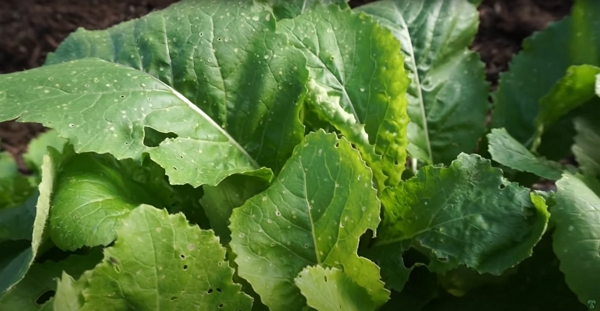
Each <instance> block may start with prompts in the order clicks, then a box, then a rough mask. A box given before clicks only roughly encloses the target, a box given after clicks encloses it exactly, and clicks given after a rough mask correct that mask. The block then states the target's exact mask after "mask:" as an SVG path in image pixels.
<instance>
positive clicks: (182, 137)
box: [0, 59, 271, 186]
mask: <svg viewBox="0 0 600 311" xmlns="http://www.w3.org/2000/svg"><path fill="white" fill-rule="evenodd" d="M0 90H2V91H0V95H2V94H3V95H4V96H3V97H0V106H2V107H4V108H3V109H2V110H0V120H10V119H15V118H17V117H19V120H20V121H23V122H39V123H42V124H44V125H46V126H48V127H52V128H54V129H55V130H56V131H57V133H58V135H59V136H60V137H65V138H67V139H69V140H70V142H72V143H73V145H74V147H75V151H76V152H77V153H81V152H88V151H93V152H97V153H111V154H112V155H114V156H115V157H116V158H117V159H124V158H133V159H140V158H141V156H142V153H148V154H150V156H151V158H152V159H153V160H154V161H155V162H156V163H158V164H159V165H161V166H162V167H163V168H165V170H166V173H167V175H168V176H169V177H170V182H171V183H172V184H184V183H189V184H190V185H193V186H199V185H202V184H209V185H216V184H218V183H219V182H220V181H221V180H223V179H225V178H226V177H227V176H230V175H232V174H236V173H249V174H254V175H258V176H262V177H265V178H266V179H269V178H270V176H271V173H270V172H269V171H268V170H266V169H260V166H259V165H258V164H257V162H256V161H255V159H254V158H252V157H251V156H250V155H249V154H248V152H247V151H246V150H245V149H243V148H242V147H241V146H240V144H239V142H237V141H236V140H235V139H234V138H233V137H232V136H231V135H230V134H229V133H228V132H226V131H225V130H224V129H222V128H221V127H220V126H219V125H217V124H216V123H215V122H214V121H213V120H212V119H211V118H210V117H208V116H207V115H206V114H205V113H204V112H203V111H202V110H200V109H198V107H196V106H194V105H193V104H192V103H191V102H190V101H189V100H187V99H186V98H185V97H183V96H182V95H181V94H180V93H179V92H177V91H175V90H174V89H172V88H171V87H169V86H167V85H165V84H164V83H162V82H160V81H158V80H157V79H155V78H154V77H152V76H150V75H148V74H145V73H143V72H140V71H138V70H135V69H132V68H129V67H125V66H121V65H117V64H112V63H109V62H105V61H102V60H99V59H83V60H77V61H73V62H68V63H62V64H58V65H53V66H45V67H41V68H37V69H32V70H28V71H24V72H18V73H14V74H9V75H2V76H0ZM92 116H93V117H92ZM99 116H101V117H99ZM148 129H153V130H155V131H158V132H161V133H173V134H174V135H175V136H176V138H166V139H164V141H162V142H161V143H160V144H158V145H157V146H148V143H147V142H146V141H145V139H144V138H145V135H146V133H147V132H148Z"/></svg>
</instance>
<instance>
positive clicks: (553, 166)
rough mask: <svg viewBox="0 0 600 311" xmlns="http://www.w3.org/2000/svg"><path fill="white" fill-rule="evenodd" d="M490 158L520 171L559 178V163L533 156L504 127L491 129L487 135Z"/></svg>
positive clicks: (553, 178)
mask: <svg viewBox="0 0 600 311" xmlns="http://www.w3.org/2000/svg"><path fill="white" fill-rule="evenodd" d="M487 138H488V140H489V144H490V145H489V152H490V154H491V155H492V159H493V160H494V161H496V162H498V163H500V164H502V165H505V166H507V167H510V168H512V169H515V170H518V171H521V172H530V173H534V174H536V175H537V176H540V177H543V178H546V179H549V180H558V179H560V177H561V175H562V172H563V169H562V167H561V165H560V164H558V163H556V162H552V161H548V160H546V159H543V158H538V157H536V156H534V155H533V154H532V153H531V152H530V151H529V150H527V148H525V146H523V145H522V144H521V143H520V142H518V141H517V140H515V139H514V138H513V137H512V136H510V134H508V132H506V130H505V129H492V131H491V133H490V134H488V135H487Z"/></svg>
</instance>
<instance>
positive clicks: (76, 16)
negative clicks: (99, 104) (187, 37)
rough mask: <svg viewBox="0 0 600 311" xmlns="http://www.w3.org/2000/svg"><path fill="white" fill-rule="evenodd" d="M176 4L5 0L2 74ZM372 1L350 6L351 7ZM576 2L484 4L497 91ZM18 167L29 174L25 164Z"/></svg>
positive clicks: (28, 134) (0, 14) (0, 127)
mask: <svg viewBox="0 0 600 311" xmlns="http://www.w3.org/2000/svg"><path fill="white" fill-rule="evenodd" d="M173 2H176V1H175V0H146V1H136V0H90V1H78V0H0V38H2V40H0V73H10V72H15V71H21V70H25V69H30V68H34V67H38V66H40V65H41V64H42V63H43V61H44V59H45V57H46V54H47V53H48V52H51V51H54V49H56V47H57V46H58V44H60V42H61V41H62V40H63V39H64V38H65V37H66V36H67V35H68V34H69V33H71V32H72V31H74V30H76V29H77V28H78V27H84V28H86V29H103V28H107V27H109V26H111V25H114V24H116V23H119V22H121V21H125V20H128V19H131V18H135V17H139V16H142V15H144V14H147V13H148V12H150V11H152V10H154V9H160V8H164V7H166V6H168V5H169V4H171V3H173ZM367 2H371V1H369V0H353V1H350V4H351V5H352V6H356V5H360V4H363V3H367ZM570 6H571V0H485V1H483V3H482V4H481V5H480V6H479V12H480V16H481V23H480V27H479V33H478V35H477V37H476V39H475V42H474V43H473V46H472V48H473V50H475V51H477V52H479V53H480V54H481V58H482V60H483V61H484V62H485V64H486V70H487V78H488V80H489V81H490V82H491V83H492V88H494V87H495V85H496V84H497V79H498V73H500V72H502V71H505V70H506V69H507V68H508V62H509V61H510V59H511V57H512V56H513V55H514V54H515V53H516V52H518V51H519V49H520V46H521V42H522V40H523V39H524V38H525V37H527V36H529V35H531V34H532V33H533V32H534V31H537V30H542V29H544V28H545V27H546V26H547V25H548V23H549V22H552V21H555V20H558V19H560V18H562V17H563V16H565V15H566V14H568V13H569V11H570ZM41 131H43V127H41V126H39V125H31V124H20V123H15V122H4V123H0V142H1V143H0V149H3V150H7V151H9V152H10V153H12V154H14V155H15V156H17V158H19V156H20V154H22V153H23V152H24V151H25V149H26V147H27V143H28V142H29V140H31V139H32V138H33V137H35V136H36V135H37V134H39V133H40V132H41ZM19 167H20V169H21V170H23V171H25V167H24V166H23V163H22V161H19Z"/></svg>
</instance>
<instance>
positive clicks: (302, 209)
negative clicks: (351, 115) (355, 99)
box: [230, 130, 389, 310]
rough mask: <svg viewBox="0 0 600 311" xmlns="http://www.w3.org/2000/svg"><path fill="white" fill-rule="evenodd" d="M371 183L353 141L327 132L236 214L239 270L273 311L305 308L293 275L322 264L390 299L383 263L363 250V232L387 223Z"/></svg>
mask: <svg viewBox="0 0 600 311" xmlns="http://www.w3.org/2000/svg"><path fill="white" fill-rule="evenodd" d="M371 180H372V174H371V171H370V170H369V169H368V168H367V167H366V166H365V164H364V162H363V161H362V160H361V159H360V156H359V154H358V152H357V151H356V150H354V149H352V147H351V145H350V143H349V142H348V141H347V140H345V139H344V138H342V139H338V138H337V137H336V135H335V134H325V133H324V132H323V131H322V130H320V131H318V132H316V133H311V134H309V135H307V136H306V137H305V141H304V142H303V143H302V144H301V145H298V147H296V149H295V150H294V153H293V155H292V157H291V158H290V160H289V161H288V162H287V163H286V165H285V166H284V167H283V169H282V170H281V173H280V174H279V176H278V177H277V179H276V180H275V181H274V182H273V183H272V184H271V186H270V187H269V188H268V189H267V190H266V191H264V192H262V193H260V194H258V195H256V196H254V197H252V198H251V199H249V200H248V201H246V203H245V204H244V205H243V206H242V207H240V208H237V209H235V210H234V211H233V215H232V216H231V226H230V228H231V232H232V234H231V237H232V241H231V243H230V245H231V247H232V249H233V251H234V252H235V253H236V255H237V258H236V260H235V261H236V263H237V264H238V266H239V268H238V273H239V275H240V276H241V277H242V278H244V279H246V280H247V281H248V282H249V283H250V284H251V285H252V287H253V288H254V290H255V291H256V292H257V293H258V294H259V295H260V297H261V301H262V302H263V303H264V304H265V305H267V306H268V307H269V308H270V309H271V310H289V309H290V308H291V309H301V308H302V307H304V306H305V305H306V301H305V299H304V298H303V297H302V295H301V294H300V290H299V289H298V288H297V287H296V286H295V285H294V283H293V280H294V278H296V276H297V275H298V273H300V271H302V269H304V268H305V267H306V266H313V265H317V264H319V265H322V266H323V267H335V268H338V269H340V270H342V271H343V272H344V273H346V275H347V276H348V277H350V278H351V279H353V280H354V281H355V282H357V283H358V284H359V285H360V286H362V287H364V288H365V289H367V291H368V293H369V295H370V296H371V299H372V300H373V301H374V302H375V303H376V305H377V306H379V305H381V304H383V303H384V302H385V301H386V300H387V299H388V296H389V292H388V291H387V290H385V289H384V288H383V283H382V282H381V281H380V280H379V268H378V267H377V266H376V265H375V264H374V263H373V262H371V261H369V260H367V259H366V258H362V257H359V256H358V255H357V254H356V251H357V248H358V242H359V238H360V236H361V235H362V234H363V233H365V231H366V230H367V229H371V230H373V231H374V230H375V228H377V224H378V223H379V200H378V199H377V195H376V194H377V193H376V191H375V189H374V188H373V186H372V182H371Z"/></svg>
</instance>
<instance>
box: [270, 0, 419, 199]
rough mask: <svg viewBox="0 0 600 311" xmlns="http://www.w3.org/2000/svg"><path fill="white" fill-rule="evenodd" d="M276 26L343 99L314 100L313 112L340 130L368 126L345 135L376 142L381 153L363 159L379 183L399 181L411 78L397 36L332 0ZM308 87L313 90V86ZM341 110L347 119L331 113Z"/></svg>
mask: <svg viewBox="0 0 600 311" xmlns="http://www.w3.org/2000/svg"><path fill="white" fill-rule="evenodd" d="M278 30H279V31H281V32H284V33H286V34H287V35H288V36H289V37H290V43H291V44H293V45H294V46H295V47H297V48H298V49H300V50H302V51H304V52H305V55H306V58H307V59H308V65H307V66H308V68H309V72H310V76H311V78H313V79H314V82H316V84H317V85H318V86H319V87H321V88H323V89H325V93H326V94H327V95H328V97H337V98H339V103H337V102H332V101H329V102H325V103H323V104H321V102H316V103H313V104H312V105H311V108H312V109H314V110H315V113H316V114H317V115H318V116H319V117H321V118H323V119H324V120H325V121H328V122H330V123H332V125H334V126H336V128H337V129H338V130H340V131H343V130H344V128H345V127H346V128H349V127H352V126H364V131H365V132H366V134H367V135H368V137H367V138H368V140H366V141H365V139H361V140H354V138H355V137H356V136H349V137H347V139H348V140H349V141H350V142H351V143H353V144H355V145H359V147H358V148H359V150H361V151H362V150H366V149H370V148H374V150H375V153H376V155H377V157H378V158H377V159H375V160H372V159H371V157H370V156H369V155H365V159H366V160H367V161H368V162H367V164H368V165H369V166H371V167H372V168H373V170H374V171H375V173H374V175H375V178H376V181H377V184H378V186H379V188H380V189H383V187H384V185H395V184H397V183H398V182H400V177H401V175H402V171H403V170H404V163H405V160H406V150H405V149H406V144H407V139H406V124H407V123H408V116H407V115H406V99H405V98H404V95H405V92H406V88H407V86H408V79H407V77H406V73H405V71H404V66H403V58H402V55H401V54H400V53H398V51H399V50H400V45H399V43H398V41H397V40H396V39H394V36H393V35H392V34H391V33H390V32H389V31H388V30H387V29H384V28H382V27H381V26H379V25H378V24H377V23H376V22H374V21H373V20H372V18H370V17H369V16H367V15H365V14H356V13H353V12H352V11H351V10H349V9H342V8H340V7H339V6H333V5H332V6H328V7H325V6H323V5H316V6H314V7H313V9H311V10H309V11H306V12H305V13H304V14H302V15H300V16H298V17H296V18H294V19H286V20H283V21H281V22H280V23H279V27H278ZM309 87H311V85H309ZM310 91H312V92H315V87H314V86H313V87H311V89H309V92H310ZM316 92H319V91H316ZM321 98H322V99H323V100H324V101H326V100H327V98H326V97H321ZM315 99H318V98H315ZM327 109H335V110H336V111H335V112H334V113H330V112H329V111H327ZM342 112H344V113H345V115H344V119H343V120H342V119H337V120H332V119H331V118H332V117H336V118H339V117H340V115H342ZM332 114H333V115H332ZM344 123H345V124H344ZM355 124H356V125H355ZM367 143H368V145H366V144H367Z"/></svg>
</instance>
